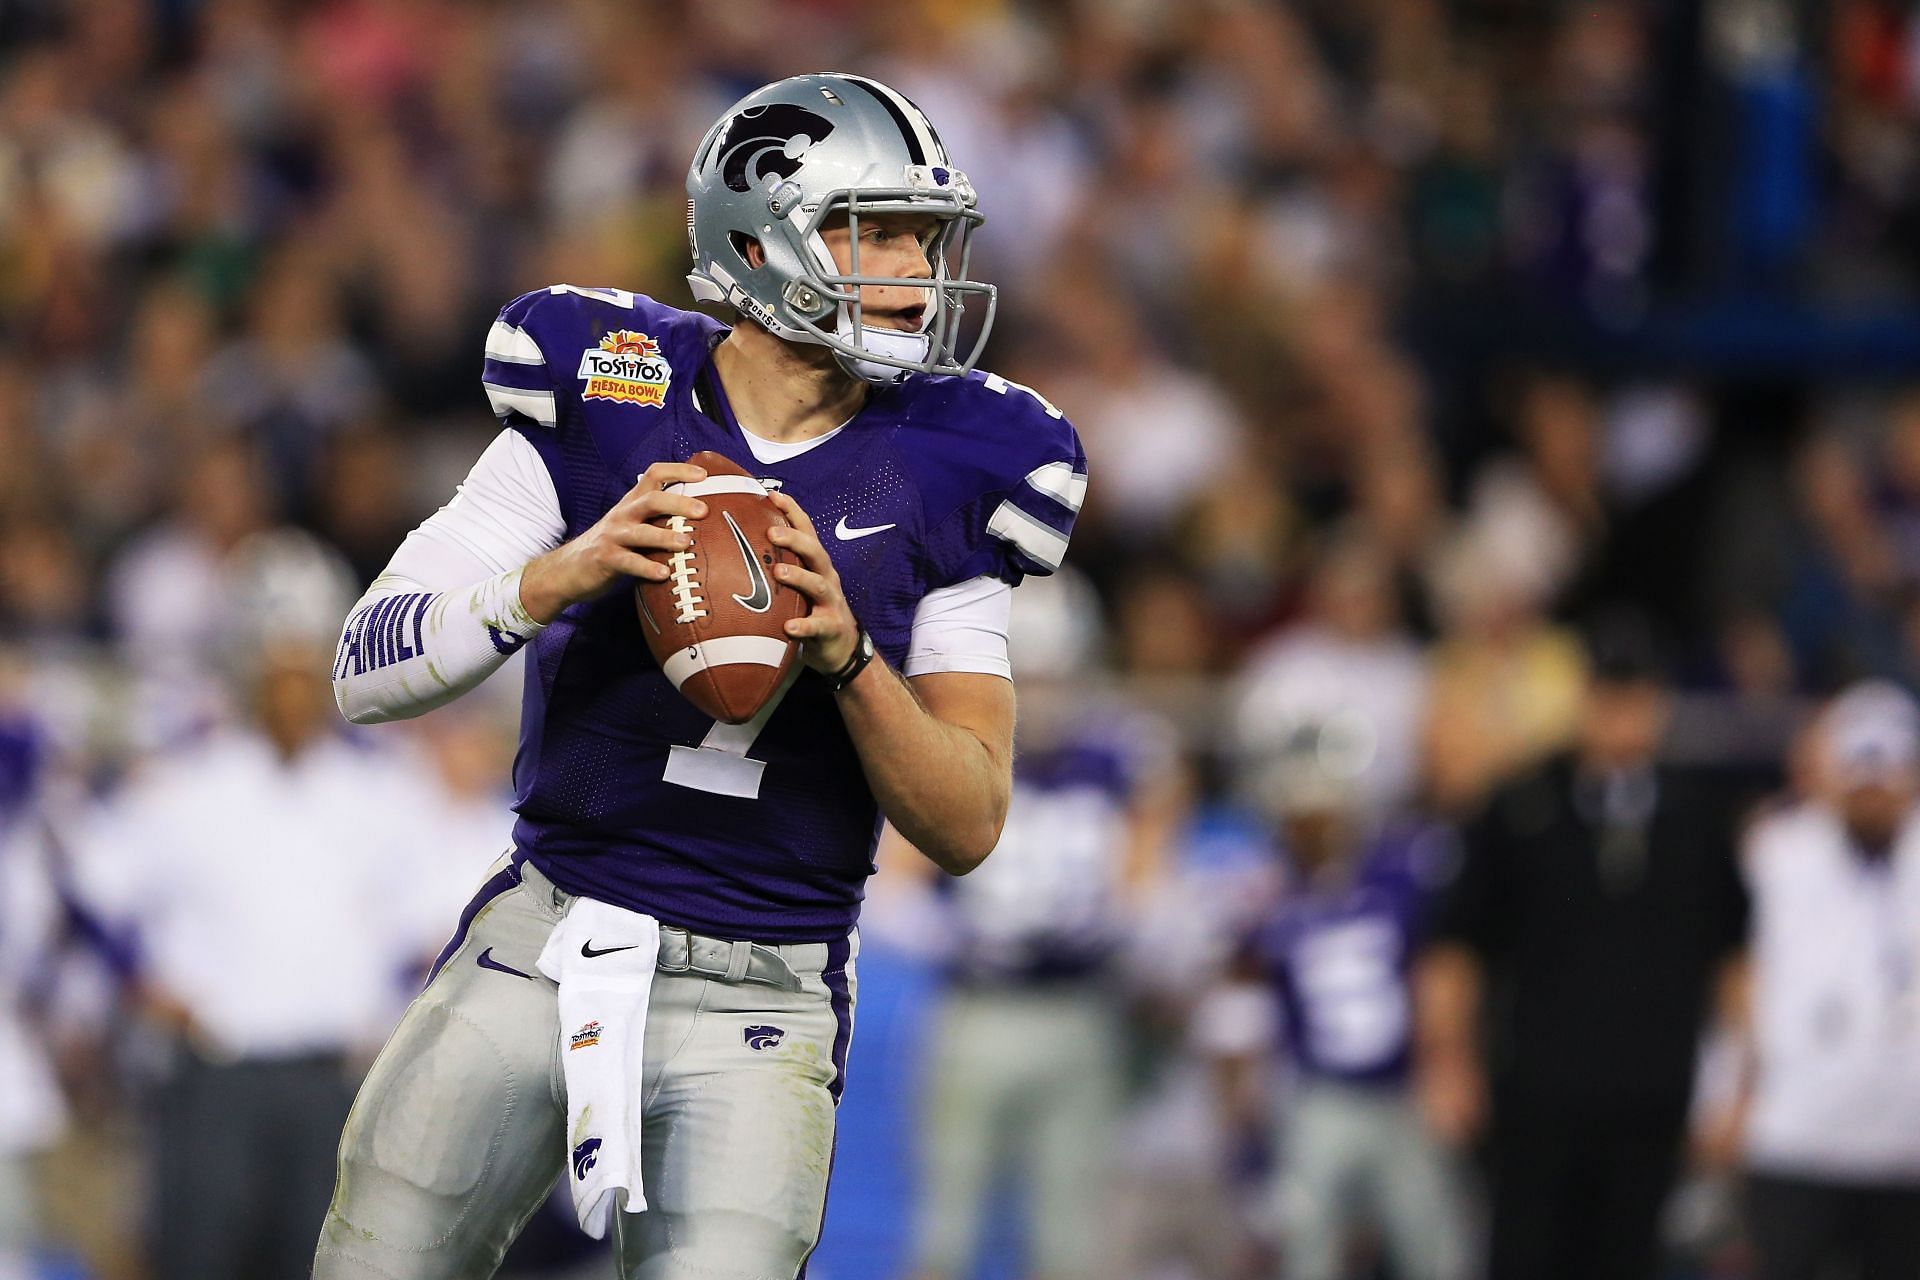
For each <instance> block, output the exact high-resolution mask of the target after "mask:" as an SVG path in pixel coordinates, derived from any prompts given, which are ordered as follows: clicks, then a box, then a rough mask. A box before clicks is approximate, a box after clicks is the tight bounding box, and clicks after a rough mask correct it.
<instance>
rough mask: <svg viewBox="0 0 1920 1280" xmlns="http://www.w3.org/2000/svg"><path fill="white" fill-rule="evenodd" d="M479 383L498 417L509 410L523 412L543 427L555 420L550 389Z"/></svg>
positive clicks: (503, 415) (504, 415) (505, 414)
mask: <svg viewBox="0 0 1920 1280" xmlns="http://www.w3.org/2000/svg"><path fill="white" fill-rule="evenodd" d="M480 385H481V386H483V387H485V388H486V389H487V403H489V404H491V405H492V406H493V411H494V413H495V414H496V415H497V416H499V417H502V418H504V417H506V416H507V414H508V413H509V412H514V413H524V414H526V415H527V416H528V417H529V418H532V419H533V420H534V421H535V422H537V423H539V424H540V425H541V426H543V427H551V426H552V425H553V424H554V422H555V421H556V416H555V414H554V408H553V392H551V391H524V390H522V389H521V388H519V387H503V386H501V385H500V384H499V383H497V382H483V383H481V384H480Z"/></svg>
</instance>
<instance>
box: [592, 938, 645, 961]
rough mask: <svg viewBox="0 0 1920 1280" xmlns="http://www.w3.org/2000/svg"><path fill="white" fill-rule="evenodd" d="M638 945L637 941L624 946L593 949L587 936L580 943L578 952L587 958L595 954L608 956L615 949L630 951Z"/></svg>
mask: <svg viewBox="0 0 1920 1280" xmlns="http://www.w3.org/2000/svg"><path fill="white" fill-rule="evenodd" d="M639 945H640V944H639V943H637V942H635V943H633V944H631V945H629V946H624V947H600V948H598V949H595V947H594V945H593V939H592V938H588V939H587V940H586V941H585V942H583V943H581V944H580V954H581V955H583V956H585V957H586V958H587V959H589V960H591V959H593V958H594V957H596V956H610V955H612V954H613V953H614V952H616V951H632V950H633V949H634V948H635V947H637V946H639Z"/></svg>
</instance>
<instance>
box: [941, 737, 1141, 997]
mask: <svg viewBox="0 0 1920 1280" xmlns="http://www.w3.org/2000/svg"><path fill="white" fill-rule="evenodd" d="M1138 721H1139V718H1138V717H1122V716H1106V717H1101V718H1098V719H1089V720H1088V721H1087V722H1085V723H1082V724H1079V725H1076V726H1075V727H1074V730H1073V731H1072V732H1071V733H1068V734H1065V735H1063V736H1062V737H1061V738H1060V739H1059V740H1057V741H1053V742H1047V743H1044V744H1033V743H1024V742H1023V743H1022V744H1021V745H1020V751H1019V754H1018V755H1016V756H1015V758H1014V765H1013V798H1012V803H1011V804H1010V805H1009V806H1008V809H1007V822H1006V826H1005V827H1004V828H1003V829H1002V831H1001V833H1000V842H999V844H997V845H996V846H995V847H994V850H993V855H992V856H991V857H989V858H988V859H987V860H986V862H985V863H983V864H982V865H981V866H980V868H979V869H978V870H977V871H974V872H973V873H972V874H971V875H968V876H965V877H963V878H960V879H954V878H952V877H946V878H943V879H941V880H940V881H938V885H939V887H940V889H941V890H942V891H943V893H944V895H945V896H946V898H947V900H948V902H949V904H950V905H951V907H952V910H953V913H954V923H955V926H956V930H955V939H954V942H955V945H954V948H953V955H952V958H951V962H950V966H949V968H950V971H951V976H952V977H953V978H955V979H956V980H957V981H960V982H964V983H973V984H982V985H986V984H991V985H1007V984H1034V985H1044V984H1047V983H1052V982H1060V981H1071V980H1078V979H1085V978H1088V977H1090V976H1092V975H1095V974H1097V973H1099V972H1100V971H1101V970H1102V969H1104V968H1105V966H1106V964H1107V961H1108V959H1109V957H1110V956H1111V954H1112V952H1113V950H1114V948H1115V946H1116V945H1117V944H1118V943H1119V941H1120V935H1121V929H1122V927H1123V920H1122V916H1121V898H1122V891H1123V884H1122V881H1123V878H1124V874H1125V870H1126V866H1125V864H1126V859H1127V855H1128V853H1129V850H1130V839H1131V834H1132V824H1131V820H1130V809H1131V807H1132V805H1133V802H1134V798H1135V796H1136V795H1137V793H1138V791H1139V789H1140V787H1141V785H1142V783H1143V782H1144V781H1145V780H1146V774H1147V772H1148V771H1149V770H1150V769H1151V768H1153V767H1154V766H1155V765H1156V764H1157V763H1159V760H1158V758H1157V757H1153V756H1150V755H1149V752H1148V751H1147V750H1145V749H1143V744H1151V745H1152V746H1155V747H1157V746H1158V745H1159V743H1158V738H1157V735H1155V734H1154V733H1153V732H1152V731H1151V730H1149V729H1142V728H1140V727H1139V725H1138Z"/></svg>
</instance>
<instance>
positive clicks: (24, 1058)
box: [0, 652, 66, 1280]
mask: <svg viewBox="0 0 1920 1280" xmlns="http://www.w3.org/2000/svg"><path fill="white" fill-rule="evenodd" d="M16 674H17V673H16V672H15V670H14V662H13V658H12V656H11V655H10V654H8V653H5V652H0V1081H4V1082H5V1087H4V1088H3V1089H0V1280H29V1277H31V1276H32V1275H33V1266H32V1260H31V1252H32V1248H33V1246H34V1245H36V1244H37V1243H40V1239H39V1235H40V1222H39V1200H40V1195H39V1191H40V1188H39V1185H38V1182H39V1179H38V1176H37V1170H36V1169H35V1164H34V1159H35V1157H36V1155H38V1154H39V1153H40V1152H42V1151H44V1150H45V1149H46V1148H47V1147H48V1146H49V1145H50V1144H51V1143H53V1142H54V1141H55V1140H56V1139H57V1138H58V1137H59V1135H60V1133H61V1131H62V1130H63V1129H64V1127H65V1124H66V1106H65V1103H64V1102H63V1100H62V1098H61V1094H60V1088H59V1085H58V1084H57V1083H56V1080H55V1075H54V1070H53V1064H52V1062H51V1061H50V1060H49V1055H48V1054H47V1051H46V1049H45V1047H44V1043H43V1042H44V1038H45V1037H44V1034H43V1032H42V1028H41V1027H40V1026H38V1025H37V1023H36V1019H35V1018H34V1016H33V1014H32V1012H31V1010H30V1008H29V1003H30V1002H29V1000H28V998H27V991H28V986H29V983H30V981H31V980H32V978H33V977H34V976H35V970H36V968H37V966H38V965H39V964H41V963H42V962H44V960H45V958H46V955H47V952H48V950H49V949H50V947H51V946H52V943H53V939H54V935H55V932H56V929H57V924H58V918H59V901H58V895H57V892H56V890H55V887H54V878H53V872H52V867H51V866H50V865H49V860H48V853H49V850H48V848H47V840H46V837H45V827H44V821H43V819H42V816H41V814H40V812H39V806H40V794H39V793H40V791H41V789H42V782H41V779H42V776H43V775H44V773H45V769H46V755H47V751H46V746H47V744H46V739H45V736H44V734H43V733H42V731H41V730H40V727H39V726H38V724H37V723H36V722H35V720H34V718H33V717H32V716H31V715H30V714H28V713H27V711H26V709H25V708H24V706H23V705H22V702H21V700H20V699H19V698H17V697H16V692H17V691H16V689H15V687H14V686H15V685H16V683H17V681H16V679H15V676H16Z"/></svg>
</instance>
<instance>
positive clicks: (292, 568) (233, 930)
mask: <svg viewBox="0 0 1920 1280" xmlns="http://www.w3.org/2000/svg"><path fill="white" fill-rule="evenodd" d="M236 555H237V556H238V557H239V563H238V564H237V565H230V566H228V572H227V573H226V575H225V580H227V581H228V582H230V583H234V584H239V583H247V584H249V585H248V587H247V589H246V590H245V591H242V592H238V593H237V594H236V595H235V596H234V597H233V598H236V599H241V600H246V601H249V602H250V605H249V613H248V615H247V616H240V617H235V616H229V617H228V618H227V619H226V621H225V623H224V626H225V628H226V631H227V636H228V642H229V644H230V645H232V646H233V650H230V652H236V651H237V654H238V656H237V657H236V658H235V659H234V668H233V670H234V674H235V675H236V676H237V677H238V679H237V681H236V683H237V685H238V686H239V689H238V696H237V698H236V701H238V702H241V703H242V704H243V705H244V707H245V715H244V716H243V717H240V718H237V719H236V720H235V722H233V723H231V724H226V725H223V726H221V727H218V728H216V729H214V730H212V731H210V732H208V733H207V734H206V735H204V736H203V737H202V738H201V739H199V740H198V741H195V742H192V743H190V744H188V745H185V746H183V747H180V748H177V749H175V750H173V751H171V752H169V753H168V754H166V755H165V756H164V757H155V758H152V759H150V760H148V761H146V762H145V763H144V764H143V765H142V766H141V767H140V768H139V769H138V771H137V772H136V774H135V776H134V777H133V778H132V779H131V780H130V781H129V783H128V784H127V785H126V786H125V787H124V788H123V789H122V791H121V792H120V793H119V794H118V795H117V796H115V797H113V798H112V799H111V800H110V801H109V802H108V803H107V804H106V805H105V806H103V808H102V810H101V812H99V813H98V814H97V815H96V816H95V820H94V821H93V822H92V823H91V824H90V829H89V830H88V832H87V833H86V835H85V837H84V838H83V840H82V841H81V847H80V849H79V850H78V854H79V857H78V868H77V870H78V872H79V877H78V878H79V884H80V888H81V891H82V893H83V894H84V895H85V896H86V898H87V899H88V902H89V905H90V906H91V907H92V908H93V909H95V910H97V911H98V912H99V913H100V914H101V915H102V916H103V917H105V918H106V919H107V920H109V921H111V922H112V923H113V924H114V925H115V926H116V927H118V928H122V929H124V930H125V931H126V932H127V933H128V934H129V935H130V937H131V939H132V942H133V945H134V948H135V953H136V955H137V956H138V962H137V966H136V979H135V980H136V983H137V984H138V996H139V1003H140V1005H141V1007H142V1009H143V1010H144V1011H145V1012H146V1013H147V1014H148V1015H149V1017H150V1018H151V1020H153V1021H154V1022H155V1023H157V1024H158V1025H159V1026H160V1027H161V1028H162V1029H163V1030H164V1031H165V1032H166V1033H167V1035H168V1039H169V1042H170V1044H171V1046H172V1048H173V1053H172V1054H171V1063H170V1067H169V1070H168V1073H167V1078H166V1079H165V1080H164V1081H163V1083H162V1085H161V1091H160V1096H159V1099H158V1114H157V1116H156V1117H155V1130H154V1143H155V1151H154V1156H155V1161H156V1170H155V1187H154V1206H153V1208H154V1214H153V1226H154V1229H155V1242H154V1248H155V1253H154V1263H155V1275H156V1276H157V1277H159V1278H160V1280H174V1278H175V1277H178V1278H180V1280H187V1278H189V1277H190V1278H191V1280H223V1278H225V1280H278V1278H280V1277H286V1278H288V1280H293V1278H295V1277H304V1276H305V1275H306V1274H307V1272H308V1268H309V1266H310V1264H311V1254H312V1246H311V1241H310V1236H311V1223H312V1222H313V1221H314V1220H315V1219H316V1218H318V1217H319V1216H320V1215H321V1214H322V1213H323V1212H324V1211H325V1208H326V1205H327V1202H328V1199H329V1198H330V1196H331V1194H332V1189H333V1178H334V1147H335V1144H336V1143H337V1141H338V1138H339V1134H340V1130H341V1127H342V1125H343V1124H344V1122H345V1119H346V1115H347V1111H348V1108H349V1107H350V1105H351V1103H352V1100H353V1093H354V1088H355V1085H356V1083H357V1079H358V1075H359V1073H360V1071H361V1070H362V1069H363V1067H364V1064H365V1062H366V1061H367V1060H369V1059H370V1058H371V1055H372V1053H373V1052H374V1051H376V1050H377V1049H378V1047H379V1045H380V1043H381V1041H382V1040H383V1039H384V1037H385V1035H386V1033H387V1032H388V1031H389V1030H390V1029H391V1026H392V1025H393V1023H394V1021H395V1020H396V1018H397V1016H398V1014H399V1012H400V1009H401V1007H402V1005H403V1003H404V1000H405V998H406V994H407V993H408V989H409V987H410V986H411V985H413V984H414V983H415V982H416V981H417V977H418V974H419V973H420V971H421V968H422V960H423V954H422V953H423V952H424V951H426V950H427V949H428V948H429V947H430V946H431V944H429V943H425V942H424V941H423V939H424V938H426V937H428V936H430V934H428V933H427V932H426V930H427V928H428V926H427V925H426V924H425V923H424V920H425V919H427V918H429V917H431V918H436V919H438V918H440V911H439V907H440V905H441V904H440V901H439V900H440V899H441V898H443V897H444V896H445V895H444V894H443V893H438V892H436V891H435V887H434V885H433V883H432V881H433V880H435V879H437V878H439V877H440V876H442V875H444V874H445V870H444V868H442V867H441V866H440V865H439V862H438V859H437V855H435V854H434V852H433V849H434V848H435V840H436V835H437V834H438V833H433V832H429V831H428V830H427V829H426V827H425V826H423V823H425V822H428V821H430V820H431V819H432V818H433V817H434V816H435V815H439V814H442V813H444V811H445V807H446V802H445V799H444V797H443V795H442V794H441V791H442V782H441V779H440V778H439V777H438V776H437V775H436V774H435V773H434V771H433V770H432V769H431V768H430V767H429V766H428V765H427V764H426V762H425V760H424V757H422V756H420V755H416V754H410V753H404V752H395V751H391V750H386V749H381V748H374V747H369V746H367V745H365V744H363V743H361V742H359V741H356V740H354V739H352V738H349V737H348V736H346V735H344V734H343V733H341V732H340V731H339V728H338V725H339V721H338V717H337V714H336V712H335V709H334V705H333V697H332V690H331V687H330V684H329V678H328V677H329V673H330V666H331V664H330V654H331V650H332V639H333V635H332V631H333V622H334V619H335V618H336V617H337V616H338V614H339V612H340V611H341V610H342V609H344V607H345V604H344V602H345V600H347V599H349V598H350V597H351V595H352V590H351V580H350V578H348V577H346V576H345V574H344V570H342V569H341V568H340V567H339V566H338V565H337V563H336V562H335V559H334V558H333V557H332V556H331V553H329V552H327V551H326V550H325V549H324V548H322V547H321V546H320V545H319V544H317V543H315V542H313V541H312V540H311V539H308V538H306V537H305V535H301V534H297V533H292V532H289V531H277V532H274V533H271V534H267V535H262V537H261V538H259V539H255V540H253V541H250V542H248V543H246V544H243V545H242V547H241V548H239V549H238V550H237V551H236ZM502 808H503V812H504V806H502ZM467 878H470V877H469V876H467V875H465V874H460V875H456V877H455V879H456V880H457V882H458V883H460V884H464V883H465V881H466V879H467Z"/></svg>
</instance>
